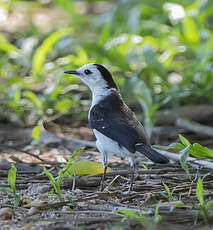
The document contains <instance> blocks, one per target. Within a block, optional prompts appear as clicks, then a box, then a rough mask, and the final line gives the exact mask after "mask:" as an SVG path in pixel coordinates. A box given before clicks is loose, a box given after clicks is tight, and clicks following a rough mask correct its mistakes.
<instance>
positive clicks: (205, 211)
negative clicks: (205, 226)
mask: <svg viewBox="0 0 213 230" xmlns="http://www.w3.org/2000/svg"><path fill="white" fill-rule="evenodd" d="M196 196H197V199H198V200H199V202H200V209H199V210H198V214H199V215H201V216H202V217H203V219H204V221H205V223H208V222H209V221H210V219H211V218H212V217H213V214H212V213H209V209H210V208H211V207H212V206H213V200H210V201H208V202H207V203H206V202H205V200H204V195H203V181H202V179H201V178H200V177H199V179H198V182H197V189H196Z"/></svg>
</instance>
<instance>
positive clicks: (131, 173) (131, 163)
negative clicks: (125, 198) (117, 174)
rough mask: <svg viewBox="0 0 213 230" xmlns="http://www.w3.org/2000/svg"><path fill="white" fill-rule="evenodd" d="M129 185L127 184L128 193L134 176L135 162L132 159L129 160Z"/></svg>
mask: <svg viewBox="0 0 213 230" xmlns="http://www.w3.org/2000/svg"><path fill="white" fill-rule="evenodd" d="M130 167H131V169H130V185H129V190H128V193H130V192H131V191H132V186H133V182H134V176H135V164H134V162H133V161H131V162H130Z"/></svg>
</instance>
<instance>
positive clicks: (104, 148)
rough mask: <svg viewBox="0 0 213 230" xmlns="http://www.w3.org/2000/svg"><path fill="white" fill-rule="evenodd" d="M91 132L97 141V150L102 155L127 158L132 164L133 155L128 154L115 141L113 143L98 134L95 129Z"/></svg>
mask: <svg viewBox="0 0 213 230" xmlns="http://www.w3.org/2000/svg"><path fill="white" fill-rule="evenodd" d="M93 132H94V135H95V137H96V139H97V141H96V145H97V148H98V150H99V151H100V152H101V153H102V154H107V155H114V156H117V157H123V158H127V159H128V160H129V162H130V164H132V162H133V153H130V152H129V151H128V150H127V149H126V148H124V147H121V146H119V144H118V143H117V142H116V141H113V140H112V139H110V138H108V137H107V136H105V135H103V134H102V133H100V132H98V131H97V130H96V129H93Z"/></svg>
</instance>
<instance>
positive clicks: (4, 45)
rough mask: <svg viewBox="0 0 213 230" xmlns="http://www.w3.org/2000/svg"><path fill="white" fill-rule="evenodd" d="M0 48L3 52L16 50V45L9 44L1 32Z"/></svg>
mask: <svg viewBox="0 0 213 230" xmlns="http://www.w3.org/2000/svg"><path fill="white" fill-rule="evenodd" d="M0 50H3V51H5V52H10V51H17V50H18V49H17V47H16V46H14V45H12V44H10V43H9V42H8V41H7V40H6V39H5V38H4V37H3V36H2V35H1V34H0Z"/></svg>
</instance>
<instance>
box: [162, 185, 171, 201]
mask: <svg viewBox="0 0 213 230" xmlns="http://www.w3.org/2000/svg"><path fill="white" fill-rule="evenodd" d="M163 186H164V188H165V189H166V192H167V194H168V199H169V201H172V193H171V191H170V189H169V187H168V186H167V185H166V184H165V183H163Z"/></svg>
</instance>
